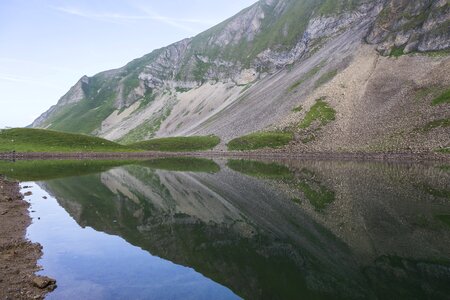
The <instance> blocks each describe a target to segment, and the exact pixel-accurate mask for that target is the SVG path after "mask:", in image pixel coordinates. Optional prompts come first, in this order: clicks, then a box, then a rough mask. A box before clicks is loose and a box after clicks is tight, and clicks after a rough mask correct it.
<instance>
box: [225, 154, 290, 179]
mask: <svg viewBox="0 0 450 300" xmlns="http://www.w3.org/2000/svg"><path fill="white" fill-rule="evenodd" d="M227 166H228V167H229V168H230V169H232V170H234V171H236V172H239V173H243V174H246V175H249V176H252V177H256V178H263V179H282V180H287V179H292V178H293V175H292V172H291V171H290V170H289V169H288V168H287V167H286V166H283V165H280V164H277V163H265V162H260V161H255V160H244V159H230V160H228V162H227Z"/></svg>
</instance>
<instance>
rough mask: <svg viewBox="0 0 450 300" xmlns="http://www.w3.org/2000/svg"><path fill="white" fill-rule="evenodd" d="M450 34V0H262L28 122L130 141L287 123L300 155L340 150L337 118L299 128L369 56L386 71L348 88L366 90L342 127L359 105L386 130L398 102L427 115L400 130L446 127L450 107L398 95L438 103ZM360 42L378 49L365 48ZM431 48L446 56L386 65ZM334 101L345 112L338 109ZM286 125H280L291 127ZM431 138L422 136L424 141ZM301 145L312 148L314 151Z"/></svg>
mask: <svg viewBox="0 0 450 300" xmlns="http://www.w3.org/2000/svg"><path fill="white" fill-rule="evenodd" d="M449 26H450V8H449V3H448V1H446V0H414V1H406V0H372V1H370V0H353V1H352V0H339V1H331V0H322V1H317V0H264V1H259V2H257V3H255V4H254V5H252V6H251V7H249V8H247V9H244V10H243V11H241V12H240V13H238V14H237V15H235V16H234V17H232V18H230V19H228V20H226V21H224V22H222V23H221V24H219V25H217V26H215V27H213V28H211V29H209V30H207V31H205V32H203V33H201V34H199V35H197V36H196V37H194V38H191V39H185V40H182V41H180V42H177V43H175V44H172V45H170V46H168V47H165V48H161V49H158V50H155V51H153V52H151V53H150V54H147V55H145V56H143V57H141V58H139V59H136V60H134V61H132V62H130V63H129V64H127V65H126V66H124V67H123V68H120V69H116V70H110V71H106V72H102V73H99V74H97V75H95V76H93V77H86V76H84V77H83V78H81V79H80V81H79V82H78V83H77V84H76V85H74V86H73V87H72V88H71V89H70V90H69V92H68V93H67V94H66V95H64V96H63V97H62V98H61V99H60V100H59V102H58V104H57V105H55V106H53V107H51V108H50V109H49V110H48V111H47V112H45V113H44V114H43V115H41V116H40V117H39V118H38V119H37V120H36V121H35V122H34V123H33V124H32V125H31V126H32V127H40V128H50V129H55V130H62V131H68V132H78V133H89V134H93V135H97V136H101V137H105V138H108V139H112V140H118V141H121V142H126V143H127V142H135V141H140V140H146V139H149V138H152V137H164V136H183V135H193V134H200V133H201V134H217V135H219V136H220V137H221V138H222V140H223V142H227V141H229V140H230V139H232V138H235V137H238V136H241V135H243V134H247V133H250V132H254V131H259V130H266V129H268V128H274V127H277V128H280V125H281V124H285V125H286V126H287V127H289V128H290V129H289V130H294V131H295V132H296V141H297V142H298V143H297V144H298V145H300V146H298V145H297V146H296V147H297V148H298V149H301V150H310V149H314V150H320V149H323V147H324V145H325V144H324V142H323V141H326V145H327V147H326V148H327V149H328V148H333V149H337V147H334V145H333V143H332V144H329V143H330V139H331V140H332V139H334V137H335V134H332V133H330V132H329V130H328V131H327V129H329V128H331V127H333V126H335V122H332V123H331V124H330V125H327V126H326V128H324V130H320V132H319V131H317V130H314V132H313V134H312V135H311V134H310V133H309V132H307V133H306V135H307V136H308V137H311V138H305V137H304V135H305V132H304V130H298V128H297V126H295V123H296V122H297V123H298V122H301V120H302V117H304V116H303V115H302V114H304V113H306V112H307V110H308V108H309V106H312V103H313V102H311V101H312V100H311V97H312V95H318V96H320V92H321V91H322V90H323V89H326V88H327V85H332V86H334V80H336V79H337V78H340V81H341V82H345V81H346V78H342V76H340V75H341V73H342V72H345V70H348V68H353V69H355V68H357V66H355V63H357V62H361V61H363V62H364V61H366V60H365V56H366V55H367V60H370V61H372V62H373V65H374V69H373V70H375V71H374V72H375V73H376V72H377V71H380V72H384V73H380V74H379V76H375V77H372V76H371V74H372V73H371V71H370V70H367V69H364V71H363V72H365V73H364V76H365V77H364V78H365V79H364V80H362V81H361V80H356V81H355V82H354V84H352V91H361V93H356V94H355V93H353V94H352V95H353V96H352V98H351V99H349V98H348V97H347V98H346V97H344V99H343V100H342V101H345V102H346V103H347V104H346V105H344V106H345V110H343V111H340V110H339V109H338V110H337V117H338V118H337V121H338V122H340V123H345V124H347V125H348V124H351V123H352V121H353V120H352V118H353V115H354V113H355V112H353V111H352V107H353V106H349V105H353V104H355V105H356V104H358V105H356V106H358V107H359V108H360V109H365V108H367V109H369V108H370V109H375V111H367V112H366V116H365V118H366V119H367V121H368V122H369V123H371V124H374V126H378V125H376V124H379V123H380V122H378V121H379V120H380V119H374V118H377V116H380V115H384V116H385V117H386V118H388V119H390V118H395V116H396V115H397V114H398V111H392V110H390V107H394V106H400V107H401V108H399V109H400V110H403V111H404V112H405V116H407V115H411V114H414V113H415V112H416V113H417V110H419V112H421V111H423V110H426V111H427V112H426V113H425V114H424V115H423V116H422V119H420V122H419V123H414V124H407V125H405V126H403V125H402V126H400V127H398V126H397V125H398V124H395V122H394V123H392V124H391V125H392V128H391V129H392V130H394V131H399V130H403V131H404V130H408V131H411V130H412V129H413V128H411V126H412V127H417V126H419V127H420V126H426V124H427V122H433V121H435V119H433V118H432V116H433V117H435V113H434V111H437V113H438V114H439V117H440V118H441V119H442V120H444V124H446V123H445V120H446V119H448V118H449V117H450V114H449V108H448V104H445V103H444V105H441V106H439V108H436V107H434V108H429V107H428V106H429V105H428V106H426V105H423V107H422V106H420V105H413V106H410V105H407V104H406V103H405V102H404V99H403V98H402V97H403V96H404V95H405V94H408V93H410V94H411V93H413V92H414V91H415V90H416V89H422V90H427V89H433V93H431V92H430V93H429V94H428V96H429V97H432V95H431V94H435V93H440V92H444V91H445V90H446V89H448V88H449V86H450V81H449V78H448V76H446V74H445V72H444V74H442V75H443V76H438V75H439V74H441V73H442V69H441V68H445V67H447V66H448V61H449V60H448V55H446V52H445V51H448V50H447V49H449V48H450V30H449ZM363 44H369V45H373V46H364V47H363V48H361V47H362V46H361V45H363ZM361 49H363V50H361ZM376 50H377V51H378V52H377V51H376ZM430 51H440V53H441V54H442V53H443V55H442V56H439V57H423V56H417V55H413V56H410V55H408V56H407V57H400V58H398V59H397V58H382V57H380V55H384V56H389V55H394V56H400V55H402V54H405V53H415V52H430ZM443 51H444V52H443ZM447 53H448V52H447ZM379 60H380V61H383V63H384V64H385V65H390V64H391V63H392V64H395V65H404V64H405V63H406V62H407V64H408V65H406V66H404V67H402V68H401V70H402V71H401V72H400V74H396V75H394V74H395V73H396V72H395V71H396V70H394V69H392V68H391V69H389V68H383V69H380V68H378V69H377V66H378V64H377V63H378V61H379ZM386 60H387V61H386ZM416 62H417V63H416ZM419 65H423V66H425V67H426V68H427V71H428V73H427V74H428V75H429V76H430V78H435V80H432V81H429V82H426V80H425V79H424V72H423V71H422V70H419V69H418V67H417V66H419ZM352 66H353V67H352ZM433 66H434V67H433ZM438 66H439V67H438ZM369 69H370V68H369ZM373 70H372V71H373ZM444 70H445V69H444ZM367 72H368V73H367ZM386 72H387V73H386ZM439 72H441V73H439ZM347 73H348V72H347ZM397 73H398V72H397ZM447 73H448V72H447ZM350 75H351V74H350ZM335 76H336V78H334V77H335ZM393 77H395V78H396V79H398V81H395V82H397V84H396V85H394V86H392V90H391V92H392V96H393V97H391V94H390V92H389V91H386V92H385V93H384V94H383V97H384V99H385V101H387V102H388V103H390V104H389V105H388V106H389V107H381V106H373V105H371V104H368V105H367V106H364V105H360V104H361V101H363V98H364V99H367V97H366V96H367V95H366V94H364V93H363V92H362V91H366V88H368V87H370V86H383V82H384V81H386V80H387V79H389V78H393ZM386 83H393V82H392V81H390V80H389V81H386ZM342 92H344V93H345V91H337V90H336V91H326V94H327V96H328V97H331V98H333V96H335V95H334V93H342ZM423 93H425V92H423ZM394 94H396V95H397V96H398V97H394V96H395V95H394ZM399 95H402V96H401V97H400V96H399ZM421 95H422V94H421ZM336 96H339V95H336ZM363 96H364V97H363ZM368 96H370V95H368ZM425 96H427V95H424V97H425ZM369 98H370V97H369ZM422 98H423V97H422ZM329 99H330V98H329ZM358 99H359V100H358ZM402 99H403V100H402ZM327 101H328V100H327ZM374 101H375V100H374ZM402 101H403V102H402ZM330 103H331V105H332V106H333V107H334V108H335V109H336V108H338V107H336V106H337V103H335V102H333V101H331V102H330ZM298 105H302V106H304V110H303V112H302V113H300V114H298V113H297V114H296V113H293V112H292V109H293V108H294V107H298ZM356 106H355V107H356ZM378 109H381V110H379V111H378ZM433 109H434V110H433ZM357 115H358V116H360V115H361V116H362V115H363V114H361V113H359V112H358V114H357ZM286 120H290V121H289V122H288V121H286ZM352 124H353V123H352ZM402 124H403V123H402ZM347 125H346V126H344V125H339V126H340V127H339V128H340V130H344V131H343V132H345V133H346V134H347V135H348V136H350V137H354V135H352V133H353V132H354V131H358V132H362V133H364V132H365V130H366V129H365V128H366V127H365V126H364V124H360V123H357V124H356V125H354V127H351V126H350V127H349V126H347ZM286 126H285V127H283V128H281V129H284V130H286V128H287V127H286ZM396 126H397V127H396ZM406 127H407V128H406ZM444 127H446V126H437V127H436V128H437V129H436V128H433V130H437V131H438V134H437V135H438V136H445V135H447V134H448V133H449V132H448V127H446V128H444ZM384 129H385V128H384V127H379V130H378V131H377V130H375V131H377V133H376V134H374V135H371V136H372V137H373V138H376V139H379V140H381V141H384V140H385V139H386V138H388V137H387V136H386V134H387V132H386V131H385V130H384ZM345 130H347V131H345ZM348 130H353V131H352V132H349V131H348ZM427 135H428V133H425V134H424V137H422V138H418V139H416V140H417V141H422V140H427V141H428V140H429V138H428V136H427ZM302 140H303V141H305V140H309V142H308V143H306V144H307V145H306V144H305V143H303V142H301V141H302ZM397 140H398V141H397V142H393V144H392V145H390V147H391V146H392V147H391V148H402V147H403V142H404V140H402V138H399V139H397ZM382 143H384V142H382ZM418 143H419V142H418ZM446 143H447V144H448V143H449V141H448V140H447V141H442V140H440V139H434V140H433V141H431V142H430V143H428V144H427V147H429V148H433V147H434V148H435V147H437V146H448V145H447V144H446ZM295 144H296V142H295V141H294V143H293V145H295ZM413 144H414V143H413ZM419 144H422V143H421V142H420V143H419ZM366 146H367V145H366V143H359V144H358V143H357V144H354V145H352V146H351V147H347V148H348V149H364V150H367V149H368V148H367V147H366ZM409 146H411V145H408V147H409ZM412 146H414V145H412ZM339 148H342V149H344V148H346V147H344V146H342V145H340V146H339ZM380 148H383V147H380ZM371 149H372V148H371Z"/></svg>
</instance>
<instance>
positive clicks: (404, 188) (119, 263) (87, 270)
mask: <svg viewBox="0 0 450 300" xmlns="http://www.w3.org/2000/svg"><path fill="white" fill-rule="evenodd" d="M122 164H124V165H122ZM0 173H7V174H8V176H11V177H16V178H19V179H20V180H22V181H24V182H25V181H33V182H34V183H26V184H25V183H24V185H30V184H31V185H33V188H32V191H33V195H32V196H31V197H29V198H28V199H29V200H30V201H31V202H32V208H31V209H32V210H33V211H35V212H33V213H32V216H33V219H34V221H33V224H32V225H31V226H30V228H29V230H28V236H29V238H30V239H31V240H32V241H36V242H39V243H41V244H42V245H43V247H44V249H43V251H44V256H43V258H42V259H41V260H40V262H39V263H40V264H41V265H42V266H43V268H44V270H43V271H41V273H42V274H45V275H48V276H51V277H53V278H56V279H57V281H58V288H57V289H56V290H55V291H54V292H53V293H52V294H50V295H49V299H233V298H239V297H241V298H245V299H449V298H450V167H449V166H448V165H442V164H439V163H429V164H405V163H402V164H383V163H374V162H373V163H362V162H332V161H328V162H318V161H289V162H288V161H286V162H277V163H273V162H257V161H243V160H222V159H220V160H215V161H212V160H205V159H200V160H194V159H160V160H153V161H146V162H135V161H127V162H118V161H109V162H101V163H100V162H73V161H72V162H59V163H56V162H27V163H25V162H19V163H16V164H12V163H9V164H8V163H3V164H0ZM43 196H47V197H48V199H43V198H42V197H43ZM37 217H40V219H39V220H38V219H37Z"/></svg>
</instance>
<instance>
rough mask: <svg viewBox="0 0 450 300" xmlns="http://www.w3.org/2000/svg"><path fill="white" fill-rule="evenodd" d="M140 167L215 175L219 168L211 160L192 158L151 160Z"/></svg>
mask: <svg viewBox="0 0 450 300" xmlns="http://www.w3.org/2000/svg"><path fill="white" fill-rule="evenodd" d="M142 165H145V166H147V167H150V168H153V169H161V170H167V171H178V172H205V173H217V172H219V171H220V167H219V165H218V164H216V163H215V162H214V161H213V160H211V159H206V158H194V157H167V158H158V159H152V160H149V161H146V162H144V163H143V164H142Z"/></svg>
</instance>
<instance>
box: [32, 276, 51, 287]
mask: <svg viewBox="0 0 450 300" xmlns="http://www.w3.org/2000/svg"><path fill="white" fill-rule="evenodd" d="M33 285H34V286H35V287H38V288H40V289H45V288H47V287H48V288H49V289H51V290H54V289H55V288H56V280H55V279H52V278H50V277H46V276H37V277H34V279H33Z"/></svg>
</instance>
